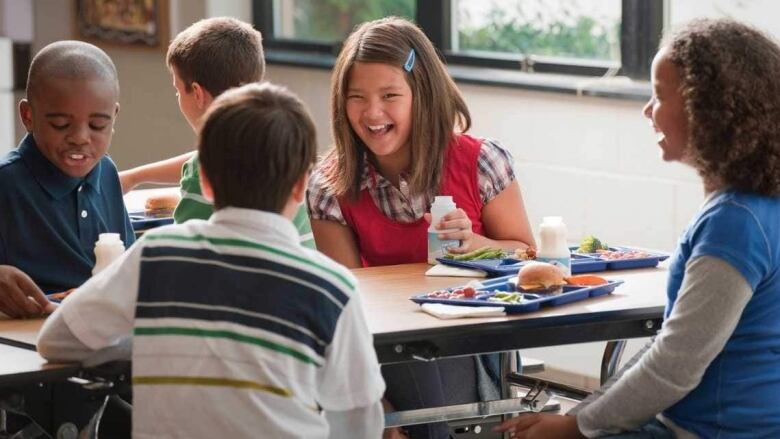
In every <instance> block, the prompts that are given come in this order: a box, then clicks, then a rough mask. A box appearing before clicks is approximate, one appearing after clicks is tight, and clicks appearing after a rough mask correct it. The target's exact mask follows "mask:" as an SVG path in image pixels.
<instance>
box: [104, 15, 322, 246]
mask: <svg viewBox="0 0 780 439" xmlns="http://www.w3.org/2000/svg"><path fill="white" fill-rule="evenodd" d="M166 63H167V64H168V68H169V69H170V71H171V77H172V78H173V87H174V88H175V89H176V98H177V100H178V101H179V109H180V110H181V114H182V115H183V116H184V118H185V119H186V120H187V123H189V124H190V126H191V127H192V129H193V130H194V131H195V132H196V133H197V132H198V130H199V129H200V127H201V124H202V122H203V115H204V113H205V112H206V110H207V109H208V107H209V105H211V103H212V101H213V100H214V99H215V98H216V97H217V96H219V95H220V94H222V93H223V92H224V91H225V90H228V89H230V88H232V87H238V86H239V85H243V84H249V83H251V82H257V81H261V80H262V79H263V76H264V74H265V59H264V58H263V44H262V36H261V35H260V32H258V31H257V30H256V29H254V28H253V27H252V26H251V25H250V24H248V23H244V22H242V21H240V20H236V19H235V18H229V17H215V18H206V19H203V20H200V21H198V22H196V23H194V24H192V25H191V26H190V27H188V28H187V29H184V30H183V31H181V32H180V33H179V34H178V35H176V38H174V39H173V41H171V44H170V45H169V46H168V54H167V55H166ZM198 172H199V165H198V153H197V151H191V152H187V153H184V154H181V155H179V156H176V157H172V158H170V159H166V160H161V161H159V162H155V163H149V164H146V165H143V166H139V167H137V168H133V169H128V170H125V171H122V172H120V173H119V179H120V181H121V183H122V190H123V191H124V192H125V193H127V192H128V191H129V190H131V189H133V188H134V187H135V186H138V185H139V184H142V183H160V184H175V183H179V185H180V187H181V196H182V198H181V201H180V202H179V205H178V206H176V210H175V211H174V212H173V218H174V220H175V221H176V222H177V223H183V222H185V221H187V220H190V219H193V218H195V219H208V218H209V217H210V216H211V214H212V213H213V212H214V206H213V204H212V203H211V202H210V201H209V200H208V199H206V198H205V197H204V196H203V193H202V190H201V186H200V177H199V175H198ZM293 224H294V225H295V228H296V229H297V230H298V233H299V234H300V236H301V238H300V240H301V243H303V245H305V246H306V247H309V248H315V246H314V235H312V232H311V224H310V222H309V214H308V212H307V211H306V206H305V205H303V204H301V205H300V206H297V210H296V211H295V216H294V217H293Z"/></svg>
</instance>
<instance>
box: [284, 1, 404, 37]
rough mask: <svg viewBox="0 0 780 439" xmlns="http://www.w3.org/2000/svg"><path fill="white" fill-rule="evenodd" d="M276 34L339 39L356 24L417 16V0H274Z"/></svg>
mask: <svg viewBox="0 0 780 439" xmlns="http://www.w3.org/2000/svg"><path fill="white" fill-rule="evenodd" d="M273 4H274V18H276V22H275V23H274V24H276V26H274V28H273V29H274V38H276V39H285V40H303V41H316V42H321V43H330V44H333V43H337V42H339V41H341V40H343V39H344V38H346V37H347V35H349V33H350V32H352V29H353V28H354V27H355V25H357V24H360V23H362V22H364V21H370V20H374V19H377V18H380V17H386V16H389V15H398V16H402V17H407V18H412V19H413V18H414V11H415V7H416V2H415V0H369V1H359V0H274V2H273Z"/></svg>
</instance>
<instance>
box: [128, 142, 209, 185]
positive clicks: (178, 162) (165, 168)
mask: <svg viewBox="0 0 780 439" xmlns="http://www.w3.org/2000/svg"><path fill="white" fill-rule="evenodd" d="M193 154H195V151H191V152H188V153H184V154H182V155H178V156H176V157H171V158H169V159H165V160H160V161H159V162H154V163H149V164H146V165H141V166H138V167H136V168H133V169H128V170H126V171H122V172H120V173H119V182H120V183H121V184H122V193H124V194H126V193H128V192H129V191H131V190H132V189H133V188H134V187H136V186H138V185H139V184H141V183H158V184H178V183H179V180H180V179H181V167H182V166H183V165H184V162H186V161H187V160H189V159H190V157H192V155H193Z"/></svg>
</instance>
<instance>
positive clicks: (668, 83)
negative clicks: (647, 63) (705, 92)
mask: <svg viewBox="0 0 780 439" xmlns="http://www.w3.org/2000/svg"><path fill="white" fill-rule="evenodd" d="M651 79H652V82H653V97H652V98H650V101H649V102H648V103H647V104H646V105H645V107H644V110H643V112H644V115H645V117H647V118H648V119H650V125H651V126H652V127H653V129H654V130H655V132H656V133H658V146H660V147H661V158H662V159H663V160H664V161H667V162H670V161H681V162H685V161H686V150H687V148H688V113H687V111H686V110H685V100H684V99H683V96H682V92H681V85H682V82H681V81H680V75H679V73H678V72H677V68H676V67H675V65H674V64H673V63H672V62H671V60H669V57H668V49H667V48H666V47H664V48H662V49H661V50H659V51H658V53H657V54H656V55H655V58H654V59H653V67H652V71H651Z"/></svg>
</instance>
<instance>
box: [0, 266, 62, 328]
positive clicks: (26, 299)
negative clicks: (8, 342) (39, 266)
mask: <svg viewBox="0 0 780 439" xmlns="http://www.w3.org/2000/svg"><path fill="white" fill-rule="evenodd" d="M30 299H32V300H30ZM53 310H54V305H53V304H52V303H51V302H49V299H47V298H46V296H45V295H44V294H43V292H42V291H41V289H40V288H38V285H35V282H33V280H32V279H30V277H29V276H27V274H25V273H24V272H22V271H21V270H19V269H18V268H16V267H14V266H12V265H0V312H2V313H4V314H6V315H8V316H9V317H11V318H26V317H37V316H40V315H42V314H43V313H44V312H52V311H53Z"/></svg>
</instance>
